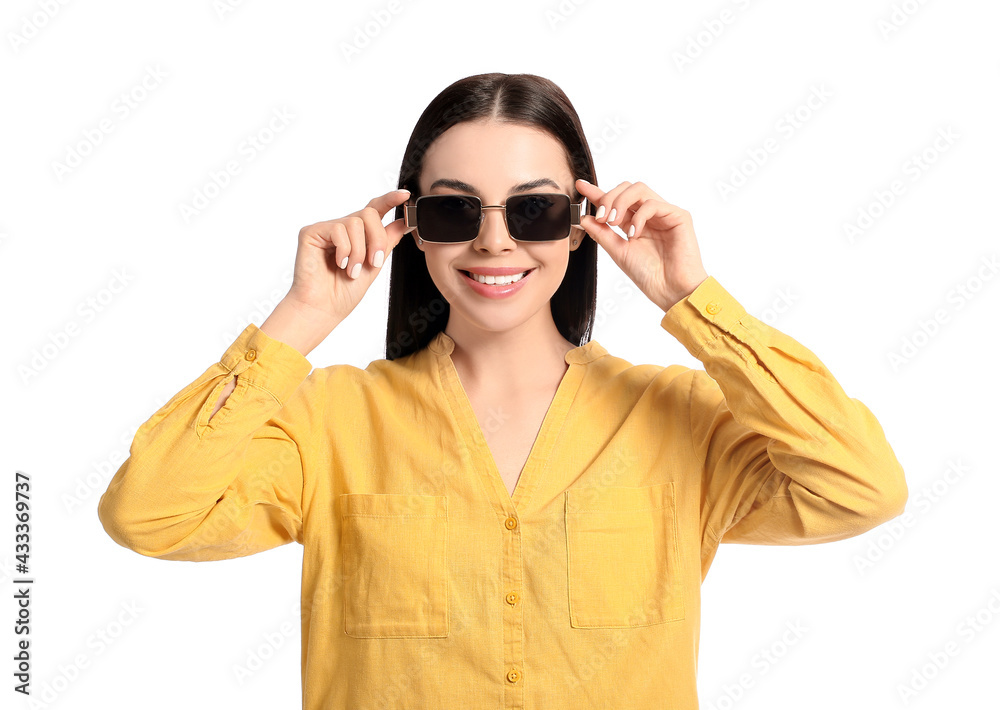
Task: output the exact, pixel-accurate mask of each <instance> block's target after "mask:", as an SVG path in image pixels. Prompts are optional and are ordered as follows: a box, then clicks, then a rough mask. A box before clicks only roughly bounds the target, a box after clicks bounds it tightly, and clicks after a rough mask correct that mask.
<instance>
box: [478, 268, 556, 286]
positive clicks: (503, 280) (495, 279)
mask: <svg viewBox="0 0 1000 710" xmlns="http://www.w3.org/2000/svg"><path fill="white" fill-rule="evenodd" d="M535 268H537V267H535ZM535 268H531V269H528V270H527V271H522V272H521V273H520V274H511V275H510V276H482V275H480V274H473V273H472V272H470V271H465V270H463V269H459V271H461V272H462V274H464V275H465V277H466V278H468V279H471V280H472V281H476V282H478V283H481V284H486V285H487V286H489V285H496V284H497V283H500V284H502V285H503V284H512V283H517V282H518V281H520V280H521V279H523V278H524V277H526V276H527V275H528V274H530V273H531V272H532V271H534V270H535Z"/></svg>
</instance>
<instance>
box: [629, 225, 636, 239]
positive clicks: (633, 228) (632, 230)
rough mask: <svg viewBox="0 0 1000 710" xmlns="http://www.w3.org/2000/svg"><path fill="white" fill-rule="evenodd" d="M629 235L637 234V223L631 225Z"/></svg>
mask: <svg viewBox="0 0 1000 710" xmlns="http://www.w3.org/2000/svg"><path fill="white" fill-rule="evenodd" d="M628 235H629V236H630V237H634V236H635V225H634V224H633V225H632V226H631V227H629V228H628Z"/></svg>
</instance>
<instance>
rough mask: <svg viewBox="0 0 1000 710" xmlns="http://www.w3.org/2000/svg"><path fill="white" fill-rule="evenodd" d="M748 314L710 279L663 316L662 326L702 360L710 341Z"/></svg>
mask: <svg viewBox="0 0 1000 710" xmlns="http://www.w3.org/2000/svg"><path fill="white" fill-rule="evenodd" d="M746 314H747V312H746V309H745V308H743V306H742V305H741V304H740V302H739V301H737V300H736V299H735V298H733V296H732V294H730V293H729V292H728V291H726V289H724V288H722V286H721V285H720V284H719V282H718V281H716V280H715V277H714V276H709V277H708V278H706V279H705V280H704V281H702V282H701V283H700V284H698V287H697V288H695V290H694V291H692V292H691V293H689V294H688V295H687V297H686V298H683V299H681V300H680V301H678V302H677V303H675V304H674V305H672V306H671V307H670V308H669V309H668V310H667V312H666V313H664V314H663V318H662V319H661V320H660V326H661V327H662V328H663V329H664V330H666V331H667V332H668V333H670V334H671V335H673V336H674V337H675V338H677V340H678V341H680V343H681V344H682V345H683V346H684V347H685V348H687V351H688V352H689V353H691V354H692V355H693V356H694V357H696V358H698V359H700V356H701V352H702V350H704V349H705V346H706V345H707V344H708V343H709V342H711V341H712V340H714V339H715V338H716V337H718V336H719V335H720V334H721V333H722V332H723V331H730V330H731V328H732V326H733V324H734V323H736V322H737V321H738V320H739V319H740V318H742V317H743V316H745V315H746Z"/></svg>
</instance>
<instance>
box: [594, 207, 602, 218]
mask: <svg viewBox="0 0 1000 710" xmlns="http://www.w3.org/2000/svg"><path fill="white" fill-rule="evenodd" d="M603 216H604V205H601V206H600V207H598V208H597V215H596V217H595V218H596V219H600V218H601V217H603Z"/></svg>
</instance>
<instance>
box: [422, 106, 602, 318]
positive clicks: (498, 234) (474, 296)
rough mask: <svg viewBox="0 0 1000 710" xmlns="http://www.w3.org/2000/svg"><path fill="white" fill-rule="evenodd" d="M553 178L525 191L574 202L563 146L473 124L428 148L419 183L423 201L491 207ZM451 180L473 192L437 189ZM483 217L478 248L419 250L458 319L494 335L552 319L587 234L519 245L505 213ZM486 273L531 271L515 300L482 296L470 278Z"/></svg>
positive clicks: (529, 132) (513, 129) (574, 232)
mask: <svg viewBox="0 0 1000 710" xmlns="http://www.w3.org/2000/svg"><path fill="white" fill-rule="evenodd" d="M545 179H547V180H548V181H551V182H544V183H543V184H539V185H536V186H535V187H532V188H530V189H522V190H519V191H518V192H519V193H528V192H561V193H564V194H567V195H569V196H570V197H571V198H573V197H574V193H575V192H576V190H575V189H574V179H575V178H574V176H573V174H572V173H571V172H570V167H569V164H568V163H567V160H566V155H565V149H564V147H563V145H562V143H560V142H559V141H558V140H556V139H555V138H553V137H552V136H550V135H549V134H547V133H544V132H542V131H540V130H538V129H535V128H532V127H528V126H522V125H514V124H503V123H494V122H488V123H486V122H475V123H473V122H465V123H459V124H456V125H454V126H452V127H451V128H449V129H448V130H447V131H445V132H444V133H442V134H441V135H440V136H439V137H438V138H437V139H436V140H435V141H434V143H433V144H431V146H430V148H428V150H427V153H426V155H425V156H424V165H423V171H422V172H421V174H420V179H419V185H420V194H421V195H460V194H472V195H475V196H477V197H479V199H480V200H482V203H483V204H484V205H502V204H504V203H505V202H506V201H507V197H508V196H509V195H511V194H518V193H515V192H513V189H514V188H515V186H518V185H520V184H522V183H526V182H530V181H538V180H545ZM444 180H450V181H461V182H463V183H467V184H468V186H469V187H466V188H462V187H460V186H456V185H452V186H447V185H444V184H436V183H438V181H444ZM470 188H471V189H470ZM483 215H484V216H483V221H482V227H481V228H480V230H479V235H478V236H477V237H476V239H474V240H473V241H471V242H466V243H464V244H431V243H428V242H425V243H423V244H420V243H418V244H417V248H418V249H420V250H421V251H423V252H424V255H425V257H426V259H427V270H428V271H429V272H430V275H431V278H432V279H433V280H434V285H435V286H437V288H438V290H439V291H441V294H442V295H443V296H444V297H445V299H446V300H447V301H448V303H449V304H450V306H451V313H450V317H451V318H456V317H457V318H462V319H465V320H467V321H469V324H470V325H472V326H474V327H475V328H479V329H483V330H489V331H503V330H508V329H510V328H513V327H514V326H517V325H520V324H522V323H524V322H525V321H527V320H529V319H530V318H532V317H542V318H551V312H550V311H549V310H548V308H549V299H551V298H552V295H553V294H554V293H555V292H556V290H557V289H558V288H559V285H560V284H561V283H562V280H563V276H564V275H565V274H566V267H567V265H568V264H569V253H570V251H571V250H575V249H577V248H579V246H580V244H581V243H582V242H583V239H584V238H585V236H586V232H584V230H583V229H581V228H580V227H573V228H572V229H571V230H570V235H569V237H567V238H566V239H560V240H558V241H551V242H534V243H529V242H517V241H515V240H514V239H513V238H511V236H510V233H509V232H508V231H507V225H506V222H505V221H504V214H503V210H496V209H490V210H484V211H483ZM411 235H412V237H413V239H414V240H416V239H417V237H418V236H420V235H419V234H418V233H417V231H416V230H415V231H414V232H412V233H411ZM574 239H575V240H576V245H575V246H574V245H573V240H574ZM482 267H486V268H489V267H514V268H516V269H517V270H518V271H519V272H521V271H528V270H529V269H530V270H531V273H529V274H528V275H527V276H525V277H523V278H522V282H521V283H519V284H518V286H519V288H518V290H517V291H516V292H515V293H513V294H512V295H509V296H506V297H503V298H492V297H490V296H487V295H483V294H482V293H480V292H479V291H477V290H476V284H473V283H471V279H470V278H469V277H468V276H466V275H465V274H464V273H463V272H465V271H469V270H473V271H474V270H476V269H478V268H482ZM543 309H544V310H543ZM452 325H454V324H453V323H452Z"/></svg>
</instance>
